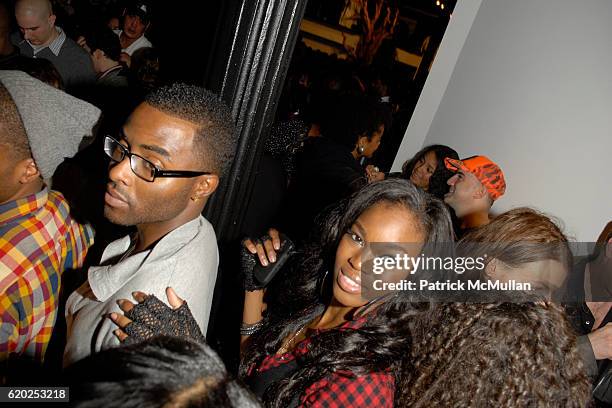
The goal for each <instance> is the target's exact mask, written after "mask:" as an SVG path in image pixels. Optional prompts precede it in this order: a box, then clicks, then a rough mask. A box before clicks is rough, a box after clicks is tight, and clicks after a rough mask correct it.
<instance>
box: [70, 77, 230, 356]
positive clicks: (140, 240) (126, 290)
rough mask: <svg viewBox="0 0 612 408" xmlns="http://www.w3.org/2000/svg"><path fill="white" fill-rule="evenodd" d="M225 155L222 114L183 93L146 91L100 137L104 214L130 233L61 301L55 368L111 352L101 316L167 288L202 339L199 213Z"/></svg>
mask: <svg viewBox="0 0 612 408" xmlns="http://www.w3.org/2000/svg"><path fill="white" fill-rule="evenodd" d="M234 149H235V131H234V125H233V120H232V118H231V116H230V112H229V109H228V108H227V107H226V106H225V105H224V104H223V103H222V102H221V101H220V99H219V98H218V97H217V96H216V95H214V94H212V93H210V92H208V91H206V90H205V89H203V88H200V87H196V86H189V85H184V84H175V85H172V86H166V87H163V88H160V89H158V90H156V91H153V93H151V94H150V95H149V96H147V98H146V99H145V101H144V102H143V103H142V104H141V105H139V106H138V107H137V108H136V110H135V111H134V112H133V113H132V114H131V116H130V117H129V118H128V120H127V122H126V123H125V125H124V126H123V129H122V132H121V133H120V134H118V135H107V136H106V137H105V138H104V153H105V154H106V155H107V156H108V158H109V159H110V165H109V173H108V178H109V180H108V184H107V189H106V195H105V199H104V201H105V205H104V215H105V216H106V218H107V219H108V220H110V221H111V222H113V223H115V224H118V225H123V226H135V227H136V232H135V233H134V234H132V235H130V236H126V237H124V238H122V239H119V240H117V241H115V242H112V243H111V244H109V245H108V246H107V247H106V249H105V251H104V253H103V255H102V259H101V261H100V266H96V267H91V268H89V271H88V279H87V282H85V283H84V284H83V285H82V286H81V287H80V288H79V289H77V290H76V291H75V292H73V293H72V294H71V295H70V297H69V298H68V301H67V304H66V323H67V329H68V337H67V345H66V349H65V352H64V364H65V365H68V364H71V363H73V362H75V361H77V360H80V359H81V358H83V357H86V356H88V355H89V354H91V353H94V352H97V351H100V350H102V349H105V348H108V347H112V346H116V345H118V344H119V341H118V340H117V337H116V336H115V335H114V334H113V331H114V330H115V329H116V327H115V326H114V324H113V323H112V321H111V320H110V319H108V316H109V315H110V314H111V313H115V312H121V310H120V309H119V306H118V304H117V301H119V300H120V299H129V298H131V296H132V292H134V291H137V290H138V291H143V292H145V293H151V294H155V295H157V297H158V298H160V299H165V298H166V296H165V290H166V288H168V287H173V288H175V289H176V290H177V291H179V290H180V293H181V294H182V295H183V294H184V295H185V298H186V300H187V301H188V303H189V307H190V309H191V310H192V312H193V314H194V316H195V317H196V320H197V323H198V325H199V326H200V329H201V330H202V331H203V332H204V333H206V329H207V325H208V317H209V314H210V307H211V303H212V296H213V290H214V286H215V280H216V276H217V266H218V252H217V242H216V237H215V232H214V230H213V228H212V226H211V225H210V223H209V222H208V221H207V220H206V219H205V218H204V217H202V215H201V213H202V210H203V209H204V206H205V204H206V201H207V200H208V197H209V196H210V195H211V194H212V193H213V192H214V191H215V189H216V188H217V185H218V183H219V177H220V176H221V174H223V172H224V170H225V169H226V168H227V167H228V166H229V165H230V164H231V161H232V158H233V154H234ZM179 288H180V289H179Z"/></svg>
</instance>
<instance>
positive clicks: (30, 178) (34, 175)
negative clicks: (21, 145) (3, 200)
mask: <svg viewBox="0 0 612 408" xmlns="http://www.w3.org/2000/svg"><path fill="white" fill-rule="evenodd" d="M16 170H17V171H18V172H19V182H20V183H21V184H30V183H32V182H34V181H37V180H38V179H39V178H40V171H39V170H38V166H36V162H35V161H34V159H33V158H31V157H28V158H27V159H23V160H22V161H20V162H19V163H17V169H16Z"/></svg>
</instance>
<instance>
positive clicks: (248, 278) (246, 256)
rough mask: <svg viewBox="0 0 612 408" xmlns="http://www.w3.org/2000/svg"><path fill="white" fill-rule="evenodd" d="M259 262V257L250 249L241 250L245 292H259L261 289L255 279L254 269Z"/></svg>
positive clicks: (241, 267)
mask: <svg viewBox="0 0 612 408" xmlns="http://www.w3.org/2000/svg"><path fill="white" fill-rule="evenodd" d="M258 262H259V260H258V257H257V255H255V254H252V253H251V252H250V251H249V250H248V249H246V248H245V247H242V248H241V250H240V269H241V271H242V275H243V277H244V289H245V290H249V291H252V290H257V289H260V287H259V286H258V285H257V283H256V282H255V281H254V279H253V268H255V266H256V265H257V263H258Z"/></svg>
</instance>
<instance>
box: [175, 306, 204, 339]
mask: <svg viewBox="0 0 612 408" xmlns="http://www.w3.org/2000/svg"><path fill="white" fill-rule="evenodd" d="M174 312H175V316H176V320H177V322H178V323H179V324H178V325H177V326H176V332H177V334H176V335H177V336H179V337H185V338H188V339H190V340H193V341H196V342H198V343H205V342H206V338H205V337H204V334H202V330H200V326H198V322H196V320H195V318H194V317H193V314H192V313H191V310H190V309H189V305H187V302H183V304H182V305H181V306H180V307H179V308H178V309H176V310H175V311H174Z"/></svg>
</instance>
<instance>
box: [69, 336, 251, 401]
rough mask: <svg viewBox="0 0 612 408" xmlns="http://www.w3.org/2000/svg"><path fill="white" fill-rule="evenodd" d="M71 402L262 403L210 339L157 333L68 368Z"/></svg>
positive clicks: (90, 357)
mask: <svg viewBox="0 0 612 408" xmlns="http://www.w3.org/2000/svg"><path fill="white" fill-rule="evenodd" d="M66 380H67V385H69V386H70V401H71V405H72V406H75V407H79V408H86V407H105V408H108V407H122V408H131V407H134V408H136V407H172V408H187V407H211V408H213V407H214V408H217V407H232V408H233V407H235V408H243V407H246V408H249V407H259V406H260V405H259V403H258V402H257V400H256V398H255V397H253V396H252V394H251V393H250V392H249V391H247V390H246V388H244V387H243V386H242V385H240V384H239V383H238V382H236V381H235V380H233V379H232V378H231V377H230V376H229V375H228V373H227V371H226V369H225V366H224V364H223V362H222V361H221V359H220V358H219V356H217V354H216V353H215V352H214V351H213V350H212V349H211V348H210V347H208V346H207V345H206V344H198V343H195V342H191V341H188V340H184V339H179V338H176V337H155V338H153V339H151V340H148V341H145V342H143V343H139V344H134V345H131V346H123V347H118V348H111V349H108V350H105V351H102V352H100V353H97V354H93V355H91V356H89V357H87V358H85V359H83V360H81V361H79V362H77V363H75V364H73V365H72V366H70V367H69V368H68V369H67V371H66Z"/></svg>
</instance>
